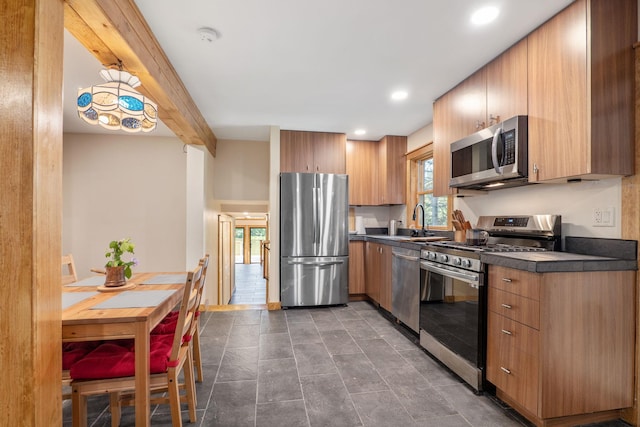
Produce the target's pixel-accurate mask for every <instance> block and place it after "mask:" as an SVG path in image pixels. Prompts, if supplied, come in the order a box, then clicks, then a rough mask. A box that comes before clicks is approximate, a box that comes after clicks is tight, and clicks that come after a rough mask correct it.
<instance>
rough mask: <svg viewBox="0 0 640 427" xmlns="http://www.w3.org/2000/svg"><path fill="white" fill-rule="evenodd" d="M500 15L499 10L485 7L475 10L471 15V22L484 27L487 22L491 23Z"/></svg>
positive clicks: (493, 7)
mask: <svg viewBox="0 0 640 427" xmlns="http://www.w3.org/2000/svg"><path fill="white" fill-rule="evenodd" d="M499 14H500V10H499V9H498V8H497V7H495V6H486V7H483V8H481V9H478V10H476V11H475V12H474V13H473V14H472V15H471V22H473V23H474V24H476V25H485V24H488V23H489V22H492V21H493V20H494V19H496V18H497V17H498V15H499Z"/></svg>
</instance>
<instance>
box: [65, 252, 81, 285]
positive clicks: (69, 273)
mask: <svg viewBox="0 0 640 427" xmlns="http://www.w3.org/2000/svg"><path fill="white" fill-rule="evenodd" d="M65 270H66V271H65ZM77 281H78V275H77V273H76V265H75V264H74V263H73V255H71V254H67V255H62V285H63V286H64V285H68V284H69V283H73V282H77Z"/></svg>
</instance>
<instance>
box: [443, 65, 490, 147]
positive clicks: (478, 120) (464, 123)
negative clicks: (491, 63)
mask: <svg viewBox="0 0 640 427" xmlns="http://www.w3.org/2000/svg"><path fill="white" fill-rule="evenodd" d="M452 92H453V96H454V98H453V108H454V111H455V113H454V123H453V129H452V135H451V136H452V137H453V141H456V140H458V139H461V138H464V137H465V136H469V135H471V134H472V133H474V132H477V131H479V130H480V129H484V128H485V127H487V126H488V125H487V74H486V69H485V68H481V69H479V70H478V71H476V72H475V73H473V74H472V75H470V76H469V77H467V78H466V79H465V80H463V81H462V83H460V84H459V85H458V86H456V87H455V88H454V89H453V91H452ZM453 141H451V142H453Z"/></svg>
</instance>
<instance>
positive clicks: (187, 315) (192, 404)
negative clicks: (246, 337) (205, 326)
mask: <svg viewBox="0 0 640 427" xmlns="http://www.w3.org/2000/svg"><path fill="white" fill-rule="evenodd" d="M201 280H202V267H201V266H200V265H199V266H198V267H197V268H196V269H195V270H193V271H191V272H189V274H188V275H187V280H186V283H185V287H184V294H183V297H182V302H181V303H180V311H179V312H178V313H179V314H178V320H177V323H176V328H175V332H174V333H173V334H158V335H152V336H151V344H150V345H151V369H152V371H151V377H150V382H151V384H150V388H151V393H152V394H154V395H155V394H158V393H164V392H165V391H168V396H164V395H163V396H160V397H158V398H155V399H153V400H152V403H169V404H170V405H171V421H172V424H173V425H174V426H182V417H181V414H180V403H181V402H186V403H187V404H188V407H189V421H190V422H192V423H193V422H195V421H196V390H195V381H194V375H193V359H192V354H191V345H190V341H191V340H190V338H191V337H190V336H189V334H190V331H191V330H192V323H193V322H194V321H195V317H196V311H197V309H198V306H197V304H196V303H197V299H198V288H199V286H200V282H201ZM165 346H166V348H165ZM119 347H121V348H120V349H119ZM132 353H133V342H132V340H124V343H110V342H105V343H104V344H101V345H100V346H99V347H98V348H97V349H95V350H94V351H92V352H91V353H89V354H88V355H87V356H85V357H84V358H83V359H81V360H80V361H78V362H76V363H75V364H74V365H73V366H72V367H71V371H70V372H71V377H72V381H71V393H72V406H73V410H72V412H73V426H74V427H85V426H86V425H87V397H88V396H92V395H96V394H105V393H109V394H110V406H111V425H112V426H117V425H119V424H120V417H121V405H122V404H132V403H134V402H135V399H134V398H133V397H132V396H135V395H134V393H135V377H134V376H133V373H134V372H135V366H134V365H135V363H133V360H134V358H133V357H131V356H132ZM125 360H126V361H129V362H131V363H129V364H124V363H121V362H120V361H125ZM114 361H118V363H121V364H120V365H118V366H116V367H115V368H114V366H115V365H114V363H113V362H114ZM109 362H111V363H109ZM162 362H164V363H162ZM158 364H160V365H161V366H163V369H162V372H160V370H159V369H158ZM109 370H118V371H120V372H125V371H126V372H127V375H128V376H119V377H116V378H112V377H107V375H105V372H106V371H109ZM181 372H184V383H183V384H180V383H179V381H178V376H179V375H180V373H181ZM181 390H184V395H181V394H180V391H181Z"/></svg>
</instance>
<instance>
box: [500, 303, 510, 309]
mask: <svg viewBox="0 0 640 427" xmlns="http://www.w3.org/2000/svg"><path fill="white" fill-rule="evenodd" d="M500 305H501V306H503V307H504V308H506V309H509V310H511V306H510V305H509V304H500Z"/></svg>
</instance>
